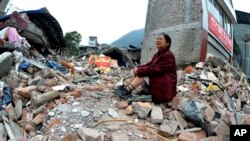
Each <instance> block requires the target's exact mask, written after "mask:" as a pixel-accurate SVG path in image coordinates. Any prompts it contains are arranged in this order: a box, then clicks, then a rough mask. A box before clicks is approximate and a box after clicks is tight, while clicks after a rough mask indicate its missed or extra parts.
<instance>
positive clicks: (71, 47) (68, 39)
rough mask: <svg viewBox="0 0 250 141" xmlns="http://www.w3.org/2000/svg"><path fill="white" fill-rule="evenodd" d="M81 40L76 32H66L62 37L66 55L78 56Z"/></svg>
mask: <svg viewBox="0 0 250 141" xmlns="http://www.w3.org/2000/svg"><path fill="white" fill-rule="evenodd" d="M81 40H82V36H81V34H80V33H78V32H77V31H72V32H67V33H66V34H65V36H64V42H65V45H66V51H67V54H68V55H70V56H72V55H78V53H79V48H78V47H79V45H80V42H81Z"/></svg>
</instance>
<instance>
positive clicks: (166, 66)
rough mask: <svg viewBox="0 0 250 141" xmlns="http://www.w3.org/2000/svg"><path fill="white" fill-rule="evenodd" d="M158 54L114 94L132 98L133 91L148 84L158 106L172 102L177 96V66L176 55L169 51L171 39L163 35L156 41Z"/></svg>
mask: <svg viewBox="0 0 250 141" xmlns="http://www.w3.org/2000/svg"><path fill="white" fill-rule="evenodd" d="M155 44H156V47H157V49H158V52H157V53H156V54H155V55H154V56H153V58H152V60H151V61H150V62H149V63H147V64H145V65H140V66H138V67H135V68H134V69H133V73H134V76H135V77H134V78H132V80H130V83H128V84H127V85H126V86H123V85H122V86H119V87H118V88H117V89H116V90H115V91H114V92H115V94H116V95H118V96H121V97H127V98H130V97H132V94H131V91H132V90H134V89H135V88H136V87H138V86H140V85H142V84H144V83H147V82H148V81H145V80H149V83H147V84H148V93H149V94H150V95H151V96H152V101H153V102H154V103H156V104H158V103H164V102H168V101H171V100H172V99H173V97H174V96H175V95H176V83H177V74H176V65H175V57H174V54H173V53H172V52H171V51H170V50H169V48H170V46H171V38H170V37H169V36H168V35H167V34H165V33H161V34H160V35H159V36H158V37H157V39H156V43H155Z"/></svg>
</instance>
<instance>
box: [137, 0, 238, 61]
mask: <svg viewBox="0 0 250 141" xmlns="http://www.w3.org/2000/svg"><path fill="white" fill-rule="evenodd" d="M232 23H236V16H235V11H234V9H233V5H232V1H231V0H193V1H190V0H183V1H176V0H149V3H148V10H147V19H146V25H145V34H144V42H143V43H144V44H143V49H142V58H141V62H142V63H145V62H147V61H149V59H150V57H148V55H150V56H152V55H153V54H154V53H155V51H156V49H155V48H154V44H155V39H156V37H157V36H158V34H159V33H161V32H165V33H167V34H169V35H170V36H171V38H172V47H171V50H172V51H173V53H174V54H175V56H176V62H177V64H178V65H180V64H183V63H186V62H197V61H205V60H206V58H207V57H208V56H209V54H212V55H215V56H220V57H221V58H223V59H225V60H228V61H229V62H230V61H231V59H232V54H233V42H232V41H233V38H232V35H233V29H232V26H231V24H232Z"/></svg>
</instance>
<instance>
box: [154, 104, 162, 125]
mask: <svg viewBox="0 0 250 141" xmlns="http://www.w3.org/2000/svg"><path fill="white" fill-rule="evenodd" d="M162 121H163V113H162V109H161V108H160V107H157V106H153V108H152V111H151V122H152V123H162Z"/></svg>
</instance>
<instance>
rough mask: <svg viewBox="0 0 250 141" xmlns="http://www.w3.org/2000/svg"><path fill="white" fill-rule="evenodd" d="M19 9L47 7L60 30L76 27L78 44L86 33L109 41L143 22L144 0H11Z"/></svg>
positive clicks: (143, 24) (69, 29) (145, 5)
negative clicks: (78, 38) (79, 36)
mask: <svg viewBox="0 0 250 141" xmlns="http://www.w3.org/2000/svg"><path fill="white" fill-rule="evenodd" d="M12 3H13V4H14V5H16V6H17V7H18V8H20V9H24V10H30V9H39V8H41V7H45V6H46V7H47V9H48V10H49V12H50V13H51V14H52V15H53V16H54V17H55V18H56V19H57V20H58V22H59V23H60V25H61V27H62V29H63V32H64V33H66V32H70V31H78V32H79V33H80V34H81V35H82V44H87V42H88V37H89V36H97V39H98V42H99V43H112V42H113V41H114V40H116V39H117V38H119V37H121V36H122V35H124V34H126V33H128V32H129V31H131V30H136V29H141V28H144V26H145V21H146V11H147V3H148V0H71V1H68V0H12Z"/></svg>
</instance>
